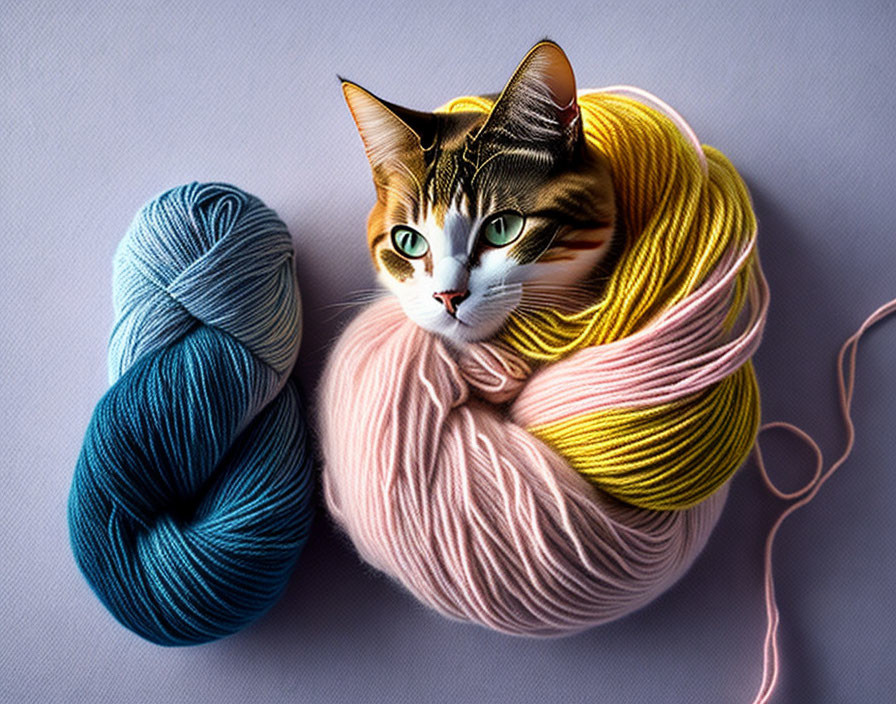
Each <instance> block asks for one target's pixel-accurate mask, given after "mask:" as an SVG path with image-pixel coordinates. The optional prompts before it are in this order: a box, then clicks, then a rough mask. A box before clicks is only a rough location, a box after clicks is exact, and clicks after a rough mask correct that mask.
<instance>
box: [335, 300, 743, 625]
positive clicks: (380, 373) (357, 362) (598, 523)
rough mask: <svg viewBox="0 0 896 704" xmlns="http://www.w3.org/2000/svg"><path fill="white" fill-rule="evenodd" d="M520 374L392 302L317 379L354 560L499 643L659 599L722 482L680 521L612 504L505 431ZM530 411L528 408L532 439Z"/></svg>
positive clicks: (366, 319)
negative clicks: (504, 636) (460, 346)
mask: <svg viewBox="0 0 896 704" xmlns="http://www.w3.org/2000/svg"><path fill="white" fill-rule="evenodd" d="M570 373H573V372H570ZM528 375H529V369H528V367H527V365H526V364H525V363H524V362H522V361H521V360H520V359H518V358H516V357H514V356H512V355H511V354H510V353H508V352H506V351H504V350H503V349H502V348H499V347H498V346H496V345H491V344H489V343H480V344H476V345H471V346H470V347H469V348H465V349H464V351H463V352H460V351H455V350H449V349H448V348H447V347H446V345H445V343H444V342H443V341H441V340H440V339H439V338H437V337H436V336H433V335H430V334H428V333H426V332H424V331H423V330H421V329H419V328H418V327H417V326H416V325H415V324H414V323H412V322H411V321H410V320H408V318H407V317H406V315H405V314H404V313H403V312H402V310H401V309H400V307H399V305H398V303H397V302H396V301H394V300H392V299H387V300H383V301H380V302H378V303H376V304H374V305H372V306H370V307H369V308H367V309H366V310H364V311H363V312H362V313H361V314H360V315H359V316H358V317H357V318H356V319H355V320H354V321H353V322H352V323H351V325H350V326H349V327H348V329H347V330H346V331H345V333H344V334H343V335H342V336H341V338H340V339H339V342H338V343H337V345H336V348H335V350H334V351H333V354H332V355H331V356H330V362H329V364H328V367H327V370H326V372H325V375H324V379H323V381H322V386H321V394H322V396H321V401H322V402H321V404H320V414H321V418H320V422H321V438H322V442H323V454H324V457H326V466H325V468H324V474H323V478H324V490H325V495H326V501H327V504H328V506H329V509H330V512H331V514H332V516H333V517H334V518H335V520H336V521H337V522H338V524H339V525H340V526H341V528H342V529H343V530H344V531H345V532H346V533H347V534H348V535H349V537H350V538H351V539H352V541H353V542H354V544H355V546H356V547H357V549H358V551H359V552H360V554H361V557H363V558H364V559H365V560H366V561H368V562H370V563H371V564H372V565H373V566H375V567H377V568H379V569H380V570H383V571H384V572H386V573H387V574H389V575H390V576H392V577H393V578H395V579H396V580H398V581H399V582H400V583H401V584H403V585H404V586H405V587H406V588H407V589H409V590H410V591H411V592H412V593H413V594H414V595H415V596H416V597H417V598H419V599H420V600H421V601H423V602H424V603H426V604H429V605H430V606H432V607H433V608H435V609H437V610H438V611H440V612H441V613H443V614H445V615H446V616H449V617H452V618H456V619H462V620H468V621H473V622H477V623H480V624H483V625H485V626H488V627H490V628H493V629H496V630H499V631H503V632H506V633H512V634H525V635H533V636H553V635H564V634H568V633H572V632H575V631H578V630H582V629H585V628H589V627H591V626H595V625H598V624H601V623H605V622H607V621H611V620H613V619H616V618H619V617H621V616H624V615H625V614H628V613H630V612H632V611H634V610H636V609H638V608H640V607H641V606H643V605H645V604H647V603H648V602H650V601H651V600H653V599H654V598H656V597H657V596H658V595H659V594H660V593H662V592H663V591H665V590H666V589H668V588H669V586H670V585H671V584H672V583H673V582H675V581H676V580H677V579H678V578H679V577H680V576H681V575H682V574H683V573H684V572H685V571H686V570H687V569H688V567H689V566H690V565H691V563H692V562H693V560H694V559H695V558H696V556H697V555H698V554H699V553H700V551H701V550H702V548H703V546H704V545H705V543H706V541H707V539H708V538H709V535H710V533H711V532H712V530H713V528H714V526H715V524H716V521H717V520H718V517H719V514H720V513H721V511H722V508H723V506H724V502H725V497H726V495H727V485H726V486H724V487H722V489H720V490H719V491H717V492H715V493H714V494H713V495H712V496H710V497H709V498H708V499H706V500H705V501H703V502H701V503H699V504H697V505H696V506H694V507H693V508H689V509H685V510H680V511H653V510H648V509H641V508H636V507H633V506H629V505H627V504H623V503H622V502H619V501H617V500H615V499H613V498H611V497H609V496H608V495H606V494H604V493H602V492H600V491H599V490H598V489H596V488H595V487H594V486H593V485H591V484H589V483H588V482H587V481H586V480H585V479H583V478H582V477H581V476H580V475H579V474H577V473H576V472H575V471H574V470H573V469H571V468H570V467H569V465H568V464H567V462H566V461H565V460H564V459H562V458H561V457H560V456H559V455H558V454H557V453H556V452H554V451H553V450H552V449H550V448H549V447H547V446H546V445H545V444H544V443H542V442H541V441H540V440H538V439H537V438H535V437H533V435H531V434H530V433H529V432H527V431H526V429H525V428H524V427H523V426H522V425H521V424H518V423H516V422H514V420H513V419H514V418H515V417H519V416H517V415H516V410H515V403H514V399H515V398H516V396H517V394H518V393H519V392H520V391H521V389H522V388H523V386H524V383H525V380H526V379H527V377H528ZM521 410H522V409H521ZM537 415H538V413H537V409H536V408H533V406H532V405H531V404H530V405H528V407H527V408H526V409H525V418H526V423H527V424H528V425H529V426H530V427H531V425H533V424H537V423H538V422H539V419H538V417H537ZM546 420H548V419H545V421H546Z"/></svg>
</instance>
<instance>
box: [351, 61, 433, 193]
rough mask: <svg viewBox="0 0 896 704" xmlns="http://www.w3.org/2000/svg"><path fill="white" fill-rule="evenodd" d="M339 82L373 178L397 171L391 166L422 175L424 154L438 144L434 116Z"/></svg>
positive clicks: (357, 86) (358, 87) (355, 86)
mask: <svg viewBox="0 0 896 704" xmlns="http://www.w3.org/2000/svg"><path fill="white" fill-rule="evenodd" d="M340 80H342V92H343V94H344V95H345V101H346V103H348V109H349V110H350V111H351V114H352V118H354V120H355V125H357V127H358V132H359V133H360V134H361V140H362V141H363V142H364V149H365V150H366V152H367V159H368V160H369V161H370V166H371V168H372V169H373V172H374V178H375V179H376V178H377V176H378V175H381V174H382V173H383V171H384V170H386V171H390V170H395V168H396V167H395V166H392V167H391V168H390V164H393V165H394V164H397V163H401V164H403V165H404V166H410V167H411V168H412V169H413V170H414V171H415V172H422V171H423V164H424V152H425V151H426V149H428V148H429V147H431V146H432V144H433V143H434V141H435V131H436V124H435V116H434V115H432V114H431V113H425V112H418V111H416V110H409V109H408V108H403V107H401V106H399V105H394V104H393V103H387V102H386V101H385V100H380V99H379V98H377V97H376V96H375V95H373V93H370V92H369V91H367V90H364V89H363V88H361V86H359V85H357V84H356V83H352V82H351V81H346V80H344V79H340Z"/></svg>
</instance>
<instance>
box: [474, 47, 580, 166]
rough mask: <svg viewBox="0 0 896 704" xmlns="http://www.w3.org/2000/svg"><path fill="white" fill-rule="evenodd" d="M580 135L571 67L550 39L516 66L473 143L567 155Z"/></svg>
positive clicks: (574, 81) (578, 114) (534, 48)
mask: <svg viewBox="0 0 896 704" xmlns="http://www.w3.org/2000/svg"><path fill="white" fill-rule="evenodd" d="M581 134H582V124H581V116H580V112H579V105H578V102H577V101H576V79H575V75H574V74H573V70H572V65H571V64H570V63H569V59H568V58H567V57H566V54H565V53H564V52H563V50H562V49H561V48H560V47H559V46H558V45H557V44H555V43H554V42H552V41H548V40H545V41H542V42H539V43H538V44H536V45H535V46H534V47H532V49H530V50H529V53H528V54H526V56H525V58H524V59H523V60H522V61H521V62H520V64H519V66H517V69H516V71H514V73H513V76H511V78H510V80H509V81H508V82H507V85H506V86H504V90H503V91H502V92H501V95H500V96H498V99H497V100H496V101H495V103H494V105H493V106H492V110H491V112H490V113H489V116H488V119H487V120H486V122H485V124H484V125H483V126H482V129H481V130H480V131H479V133H478V134H477V135H476V138H475V140H474V141H475V142H487V141H498V142H502V143H508V142H510V143H527V144H530V145H533V144H534V145H537V146H541V147H544V148H547V149H550V150H552V151H562V150H568V149H571V148H573V147H574V146H575V145H576V144H577V142H578V140H579V138H580V137H581Z"/></svg>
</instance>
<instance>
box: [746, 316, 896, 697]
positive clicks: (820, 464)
mask: <svg viewBox="0 0 896 704" xmlns="http://www.w3.org/2000/svg"><path fill="white" fill-rule="evenodd" d="M893 313H896V299H893V300H891V301H890V302H888V303H885V304H884V305H882V306H880V307H879V308H878V309H877V310H875V311H874V312H873V313H872V314H871V315H869V316H868V317H867V318H866V319H865V321H864V322H863V323H862V324H861V326H859V329H858V330H856V332H855V333H853V334H852V335H851V336H850V337H849V338H848V339H847V340H846V342H844V343H843V346H842V347H841V348H840V352H839V353H838V354H837V386H838V389H839V401H840V412H841V415H842V417H843V424H844V426H845V428H846V446H845V448H844V449H843V452H842V454H841V455H840V457H838V458H837V460H835V461H834V462H833V463H832V464H831V466H830V467H828V469H827V470H824V458H823V456H822V452H821V448H820V447H819V446H818V443H817V442H816V441H815V440H814V439H813V438H812V437H811V436H810V435H809V434H808V433H806V432H805V431H804V430H803V429H802V428H799V427H797V426H795V425H793V424H791V423H787V422H784V421H775V422H772V423H766V424H765V425H763V426H762V427H761V428H760V429H759V434H760V435H761V434H762V433H763V432H765V431H766V430H772V429H773V428H783V429H785V430H788V431H790V432H791V433H793V434H794V435H796V436H797V437H799V438H800V439H801V440H802V441H803V442H804V443H806V445H807V446H808V447H809V448H810V449H811V450H812V452H813V453H814V455H815V459H816V464H815V471H814V472H813V475H812V478H811V479H810V480H809V481H808V482H807V483H806V484H804V485H803V486H801V487H800V488H798V489H795V490H794V491H789V492H785V491H782V490H781V489H779V488H778V486H777V485H776V484H775V483H774V481H773V480H772V478H771V477H770V476H769V474H768V470H767V469H766V464H765V460H764V458H763V455H762V448H761V447H760V444H759V438H758V437H757V438H756V444H755V445H754V447H753V453H754V458H755V462H756V465H757V466H758V467H759V472H760V474H761V475H762V480H763V482H764V484H765V486H766V487H767V488H768V490H769V491H770V492H771V493H772V494H774V495H775V496H776V497H778V498H779V499H782V500H785V501H791V500H795V501H794V503H792V504H790V506H788V507H787V508H786V509H784V511H782V512H781V514H780V515H779V516H778V518H777V520H775V522H774V524H772V527H771V529H770V530H769V532H768V535H767V536H766V540H765V553H764V558H763V561H764V570H765V576H764V580H763V581H764V584H765V611H766V619H767V627H766V632H765V640H764V644H763V655H762V681H761V684H760V687H759V691H758V692H757V694H756V698H755V699H754V700H753V704H766V702H768V701H769V700H770V698H771V696H772V694H773V693H774V689H775V686H776V685H777V682H778V678H779V672H780V662H779V655H778V626H779V624H780V612H779V610H778V604H777V601H776V599H775V581H774V574H773V566H772V550H773V548H774V543H775V536H777V534H778V530H779V529H780V528H781V524H782V523H784V521H785V520H786V519H787V517H788V516H790V515H791V514H793V513H794V512H795V511H797V510H798V509H800V508H802V507H803V506H805V505H806V504H808V503H809V502H810V501H812V499H814V498H815V496H816V495H817V494H818V491H819V489H821V487H822V485H823V484H824V483H825V482H826V481H827V480H828V479H830V478H831V475H833V474H834V472H836V471H837V470H838V469H839V468H840V467H841V466H842V465H843V463H844V462H846V460H847V458H848V457H849V456H850V454H852V449H853V445H854V444H855V437H856V432H855V424H854V423H853V420H852V397H853V391H854V389H855V378H856V355H857V353H858V348H859V340H861V338H862V336H863V335H864V334H865V333H866V332H867V331H868V329H869V328H870V327H871V326H872V325H874V324H875V323H877V322H879V321H881V320H883V319H884V318H886V317H888V316H890V315H892V314H893ZM847 353H848V354H849V366H848V369H847V371H846V372H844V364H843V363H844V359H845V358H846V355H847Z"/></svg>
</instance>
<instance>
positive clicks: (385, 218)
mask: <svg viewBox="0 0 896 704" xmlns="http://www.w3.org/2000/svg"><path fill="white" fill-rule="evenodd" d="M340 80H341V81H342V89H343V93H344V95H345V99H346V102H347V103H348V107H349V110H350V112H351V114H352V117H353V119H354V121H355V124H356V126H357V128H358V131H359V133H360V135H361V139H362V142H363V144H364V148H365V151H366V153H367V158H368V160H369V162H370V166H371V170H372V173H373V181H374V185H375V187H376V195H377V201H376V204H375V205H374V206H373V209H372V210H371V212H370V215H369V218H368V221H367V229H368V246H369V248H370V253H371V256H372V258H373V263H374V267H375V268H376V270H377V274H378V278H379V280H380V281H381V282H382V284H383V285H384V286H385V287H386V288H387V289H388V290H389V291H391V292H392V293H394V294H395V295H396V296H397V297H398V300H399V301H400V303H401V306H402V308H403V309H404V311H405V313H406V314H407V316H408V317H409V318H410V319H411V320H413V321H414V322H415V323H416V324H417V325H419V326H420V327H422V328H424V329H426V330H429V331H431V332H433V333H436V334H438V335H440V336H442V337H443V338H445V339H447V340H449V341H451V342H453V343H456V344H463V343H467V342H475V341H480V340H486V339H488V338H490V337H492V336H494V335H495V334H496V333H497V332H498V331H499V330H500V329H501V327H502V326H503V325H504V324H505V322H506V321H507V319H508V317H509V316H510V315H512V314H514V313H515V314H518V315H525V314H526V313H527V311H532V310H535V309H537V308H539V307H553V308H554V309H558V308H559V309H563V308H564V307H565V308H569V307H573V308H575V307H576V306H577V305H578V307H585V306H586V305H587V304H589V303H593V302H594V300H595V296H596V295H597V293H598V291H599V286H600V281H601V280H603V278H605V275H606V273H607V267H608V266H609V265H610V264H611V261H612V258H613V257H612V254H613V252H614V244H616V243H617V241H618V240H619V239H620V236H619V232H618V226H617V207H616V199H615V196H614V190H613V183H612V178H611V173H610V168H609V164H608V162H607V160H606V159H605V158H604V157H603V156H602V155H601V154H600V152H598V151H597V150H596V149H595V148H594V147H593V146H591V145H589V144H588V143H587V141H586V139H585V136H584V132H583V127H582V116H581V111H580V109H579V105H578V102H577V99H576V83H575V77H574V75H573V70H572V66H571V65H570V62H569V59H568V58H567V56H566V54H565V53H564V52H563V50H562V49H561V48H560V47H559V46H558V45H557V44H555V43H554V42H551V41H549V40H544V41H541V42H539V43H538V44H536V45H535V46H534V47H533V48H532V49H531V50H530V51H529V52H528V53H527V54H526V56H525V58H524V59H523V60H522V62H520V64H519V66H518V67H517V69H516V71H515V72H514V73H513V75H512V77H511V78H510V80H509V81H508V82H507V84H506V85H505V87H504V89H503V90H502V92H501V93H500V94H498V95H492V96H483V97H485V98H488V99H489V100H490V101H491V102H492V106H491V108H490V110H489V111H488V112H487V113H481V112H451V113H445V112H434V113H432V112H420V111H417V110H411V109H408V108H404V107H401V106H398V105H395V104H393V103H389V102H386V101H384V100H381V99H380V98H378V97H376V96H375V95H373V94H372V93H370V92H369V91H367V90H365V89H364V88H362V87H360V86H359V85H357V84H356V83H353V82H351V81H348V80H345V79H340ZM601 273H602V274H604V276H603V277H602V276H601V275H600V274H601ZM577 302H578V303H577Z"/></svg>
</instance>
